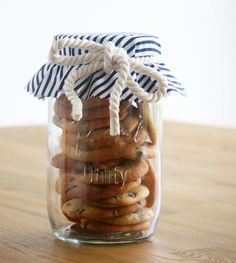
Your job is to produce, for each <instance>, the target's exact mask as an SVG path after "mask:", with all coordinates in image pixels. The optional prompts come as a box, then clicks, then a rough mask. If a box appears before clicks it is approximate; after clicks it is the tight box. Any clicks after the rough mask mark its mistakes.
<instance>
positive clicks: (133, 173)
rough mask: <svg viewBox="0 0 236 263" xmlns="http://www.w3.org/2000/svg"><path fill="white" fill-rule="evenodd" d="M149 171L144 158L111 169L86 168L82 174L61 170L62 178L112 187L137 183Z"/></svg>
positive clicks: (124, 162)
mask: <svg viewBox="0 0 236 263" xmlns="http://www.w3.org/2000/svg"><path fill="white" fill-rule="evenodd" d="M111 162H112V161H111ZM114 163H115V162H114ZM103 167H104V166H103ZM147 171H148V164H147V162H146V161H145V160H144V159H143V158H141V159H140V160H137V161H134V162H131V161H128V160H126V161H123V162H122V163H121V164H120V165H116V166H113V167H112V168H110V169H109V168H100V166H97V167H84V170H83V171H82V172H77V173H76V172H66V171H64V170H61V171H60V174H61V175H62V176H66V177H70V178H73V179H74V180H75V179H77V180H78V181H80V182H83V183H86V184H99V185H110V184H125V183H128V182H131V181H135V180H137V179H138V178H140V177H142V176H144V175H145V174H146V173H147Z"/></svg>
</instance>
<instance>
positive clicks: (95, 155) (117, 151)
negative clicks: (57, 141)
mask: <svg viewBox="0 0 236 263" xmlns="http://www.w3.org/2000/svg"><path fill="white" fill-rule="evenodd" d="M61 146H62V151H63V153H64V154H66V155H67V156H68V157H69V158H71V159H74V160H77V161H83V162H98V163H100V162H106V161H109V160H113V159H121V158H123V159H129V160H133V161H134V160H137V159H140V158H141V157H142V155H143V153H142V151H141V148H140V146H139V145H138V146H137V145H136V144H134V143H125V142H120V144H118V145H113V147H110V146H105V147H102V148H97V149H91V150H81V149H79V148H78V147H76V146H71V145H65V144H62V145H61Z"/></svg>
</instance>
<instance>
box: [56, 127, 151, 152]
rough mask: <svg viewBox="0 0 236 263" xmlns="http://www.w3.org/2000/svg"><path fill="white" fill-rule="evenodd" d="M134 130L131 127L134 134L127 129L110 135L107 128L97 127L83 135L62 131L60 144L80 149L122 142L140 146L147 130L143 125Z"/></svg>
mask: <svg viewBox="0 0 236 263" xmlns="http://www.w3.org/2000/svg"><path fill="white" fill-rule="evenodd" d="M135 130H136V128H133V131H134V132H135V136H134V134H133V133H132V132H129V131H127V132H126V135H120V136H111V135H110V134H109V129H97V130H95V131H92V132H91V133H89V134H88V135H87V134H86V135H85V136H83V135H82V134H76V133H69V132H66V131H64V132H63V134H62V137H61V144H69V145H72V146H77V147H78V148H79V149H82V150H91V149H94V148H98V147H105V146H112V145H120V144H124V143H133V144H135V145H138V146H140V145H142V144H143V143H144V142H145V141H146V139H147V131H146V130H145V129H144V128H143V127H139V128H138V131H137V132H136V131H135ZM128 132H129V133H128Z"/></svg>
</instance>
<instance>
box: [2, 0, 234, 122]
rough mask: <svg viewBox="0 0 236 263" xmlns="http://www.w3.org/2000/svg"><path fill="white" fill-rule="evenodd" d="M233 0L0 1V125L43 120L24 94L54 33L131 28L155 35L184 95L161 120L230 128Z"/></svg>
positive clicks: (41, 110) (37, 104) (41, 107)
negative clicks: (180, 84)
mask: <svg viewBox="0 0 236 263" xmlns="http://www.w3.org/2000/svg"><path fill="white" fill-rule="evenodd" d="M235 14H236V1H234V0H162V1H158V0H145V1H144V0H143V1H139V0H119V1H118V0H117V1H112V0H97V1H96V0H93V1H92V0H90V1H79V0H66V1H65V0H61V1H60V0H41V1H33V0H28V1H27V0H20V1H18V0H7V1H2V0H1V1H0V30H1V39H0V52H1V55H0V74H1V75H0V76H1V79H0V81H1V82H0V126H12V125H30V124H43V123H46V121H47V103H46V102H41V101H38V100H37V99H36V98H33V97H32V96H31V95H29V94H27V93H26V92H25V91H24V86H25V85H26V83H27V82H28V80H29V79H30V78H31V77H32V76H33V74H34V73H35V72H36V71H37V70H38V69H39V68H40V67H41V65H43V64H44V63H45V62H46V61H47V54H48V50H49V47H50V45H51V41H52V36H53V35H55V34H58V33H73V32H87V31H88V32H97V31H98V32H104V31H105V32H111V31H138V32H147V33H152V34H155V35H157V36H159V37H160V40H161V43H162V51H163V58H164V61H165V62H166V63H167V65H169V67H170V68H171V70H172V71H173V72H174V74H175V75H176V76H177V78H178V80H179V81H180V82H182V83H183V85H184V86H185V87H186V89H187V92H188V97H187V98H182V97H181V96H179V95H172V96H171V97H169V98H168V99H167V100H166V102H165V109H164V113H165V114H164V116H165V119H168V120H175V121H181V122H192V123H201V124H207V125H218V126H228V127H236V106H235V100H236V74H235V73H236V51H235V48H236V15H235Z"/></svg>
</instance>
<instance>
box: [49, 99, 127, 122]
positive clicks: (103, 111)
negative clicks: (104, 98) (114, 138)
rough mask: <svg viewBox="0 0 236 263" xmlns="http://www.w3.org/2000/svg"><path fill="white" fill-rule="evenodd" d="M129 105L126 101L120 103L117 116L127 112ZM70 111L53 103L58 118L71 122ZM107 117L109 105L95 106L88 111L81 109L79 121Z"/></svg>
mask: <svg viewBox="0 0 236 263" xmlns="http://www.w3.org/2000/svg"><path fill="white" fill-rule="evenodd" d="M130 105H131V104H130V103H129V102H127V101H123V102H121V103H120V111H119V115H122V113H124V112H127V110H128V108H129V107H130ZM71 111H72V108H71V107H63V105H62V106H61V105H60V104H59V103H54V112H55V114H56V115H57V116H58V117H59V118H62V119H66V120H72V121H73V118H72V116H71ZM109 116H110V112H109V104H107V105H103V106H96V107H93V108H90V109H84V108H83V117H82V119H81V121H91V120H94V119H101V118H109Z"/></svg>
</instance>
